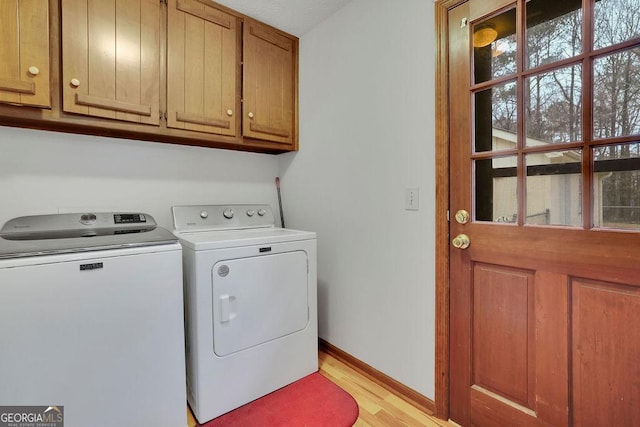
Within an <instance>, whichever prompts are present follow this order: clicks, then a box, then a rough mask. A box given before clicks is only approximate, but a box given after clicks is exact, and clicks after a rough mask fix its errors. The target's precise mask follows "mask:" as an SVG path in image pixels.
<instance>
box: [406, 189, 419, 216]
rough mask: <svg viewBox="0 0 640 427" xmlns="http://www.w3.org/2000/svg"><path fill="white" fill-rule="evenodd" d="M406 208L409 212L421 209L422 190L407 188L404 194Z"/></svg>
mask: <svg viewBox="0 0 640 427" xmlns="http://www.w3.org/2000/svg"><path fill="white" fill-rule="evenodd" d="M404 208H405V209H406V210H408V211H417V210H419V209H420V189H419V188H407V189H406V190H405V192H404Z"/></svg>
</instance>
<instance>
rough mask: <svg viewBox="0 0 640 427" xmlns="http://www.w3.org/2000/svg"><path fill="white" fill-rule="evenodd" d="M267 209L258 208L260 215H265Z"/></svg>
mask: <svg viewBox="0 0 640 427" xmlns="http://www.w3.org/2000/svg"><path fill="white" fill-rule="evenodd" d="M266 213H267V211H265V210H264V209H258V215H260V216H264V214H266Z"/></svg>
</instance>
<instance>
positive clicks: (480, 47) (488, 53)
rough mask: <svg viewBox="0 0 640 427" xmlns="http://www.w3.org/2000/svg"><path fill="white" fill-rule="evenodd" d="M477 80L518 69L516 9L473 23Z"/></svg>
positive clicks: (475, 77) (479, 81)
mask: <svg viewBox="0 0 640 427" xmlns="http://www.w3.org/2000/svg"><path fill="white" fill-rule="evenodd" d="M473 67H474V81H475V82H476V83H482V82H486V81H488V80H491V79H495V78H497V77H501V76H506V75H509V74H513V73H515V72H516V10H515V9H511V10H508V11H507V12H505V13H502V14H500V15H497V16H494V17H493V18H490V19H488V20H486V21H483V22H480V23H478V24H475V25H474V26H473Z"/></svg>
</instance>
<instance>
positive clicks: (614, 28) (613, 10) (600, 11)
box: [594, 0, 640, 49]
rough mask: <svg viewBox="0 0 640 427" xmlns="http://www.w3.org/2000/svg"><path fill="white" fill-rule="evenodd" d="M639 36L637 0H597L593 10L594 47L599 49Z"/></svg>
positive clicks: (639, 21) (639, 25)
mask: <svg viewBox="0 0 640 427" xmlns="http://www.w3.org/2000/svg"><path fill="white" fill-rule="evenodd" d="M638 36H640V2H638V0H598V1H596V2H595V11H594V48H595V49H600V48H603V47H607V46H611V45H614V44H617V43H620V42H624V41H627V40H630V39H632V38H634V37H638Z"/></svg>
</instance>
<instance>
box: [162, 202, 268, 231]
mask: <svg viewBox="0 0 640 427" xmlns="http://www.w3.org/2000/svg"><path fill="white" fill-rule="evenodd" d="M171 211H172V212H173V226H174V229H175V230H177V231H183V232H184V231H214V230H235V229H243V228H258V227H274V226H275V218H274V216H273V211H272V210H271V206H269V205H196V206H174V207H172V208H171Z"/></svg>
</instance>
